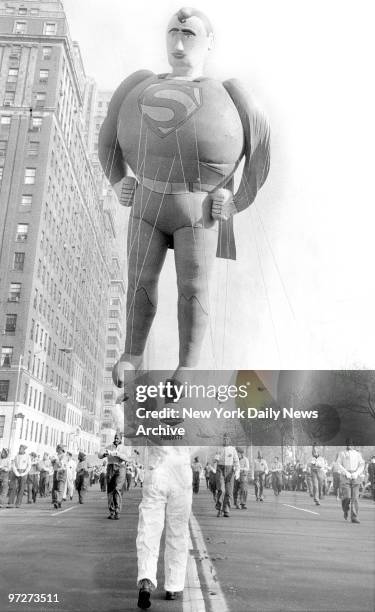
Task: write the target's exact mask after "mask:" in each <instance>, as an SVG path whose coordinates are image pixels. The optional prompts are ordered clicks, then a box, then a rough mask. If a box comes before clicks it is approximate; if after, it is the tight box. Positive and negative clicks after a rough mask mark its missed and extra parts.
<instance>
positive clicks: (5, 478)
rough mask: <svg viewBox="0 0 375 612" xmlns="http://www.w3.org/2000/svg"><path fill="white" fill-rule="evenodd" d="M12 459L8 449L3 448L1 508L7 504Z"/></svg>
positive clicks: (0, 478) (0, 475)
mask: <svg viewBox="0 0 375 612" xmlns="http://www.w3.org/2000/svg"><path fill="white" fill-rule="evenodd" d="M9 471H10V458H9V453H8V449H7V448H3V449H2V451H1V455H0V508H2V507H3V505H4V504H5V498H6V497H7V496H8V489H9Z"/></svg>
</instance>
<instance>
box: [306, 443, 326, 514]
mask: <svg viewBox="0 0 375 612" xmlns="http://www.w3.org/2000/svg"><path fill="white" fill-rule="evenodd" d="M309 467H310V471H311V479H312V486H313V497H314V502H315V504H316V505H317V506H320V501H321V500H322V499H323V498H324V481H325V467H326V460H325V459H324V457H322V455H321V454H320V451H319V448H318V447H317V446H316V445H315V444H314V445H313V447H312V457H311V459H310V462H309Z"/></svg>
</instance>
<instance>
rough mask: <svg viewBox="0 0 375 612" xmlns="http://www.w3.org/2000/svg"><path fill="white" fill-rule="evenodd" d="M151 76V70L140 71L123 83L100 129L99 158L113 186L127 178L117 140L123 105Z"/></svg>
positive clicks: (112, 100) (115, 94) (112, 99)
mask: <svg viewBox="0 0 375 612" xmlns="http://www.w3.org/2000/svg"><path fill="white" fill-rule="evenodd" d="M150 76H153V72H151V71H150V70H138V71H137V72H134V73H133V74H131V75H130V76H129V77H127V78H126V79H125V80H124V81H122V83H121V84H120V85H119V86H118V88H117V89H116V91H115V93H114V94H113V96H112V98H111V101H110V103H109V106H108V112H107V116H106V118H105V119H104V121H103V124H102V127H101V128H100V132H99V142H98V156H99V160H100V163H101V165H102V168H103V172H104V174H105V175H106V177H107V179H108V180H109V182H110V183H111V185H115V183H118V182H119V181H121V179H122V178H123V177H124V176H126V164H125V160H124V159H123V155H122V151H121V147H120V145H119V142H118V140H117V124H118V116H119V112H120V108H121V105H122V103H123V101H124V100H125V98H126V96H127V95H128V94H129V93H130V92H131V91H132V90H133V89H134V87H136V85H139V83H141V82H142V81H144V80H146V79H148V78H149V77H150Z"/></svg>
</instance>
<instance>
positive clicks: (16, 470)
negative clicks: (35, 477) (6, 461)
mask: <svg viewBox="0 0 375 612" xmlns="http://www.w3.org/2000/svg"><path fill="white" fill-rule="evenodd" d="M26 448H27V446H25V445H24V444H21V445H20V447H19V450H18V454H17V455H16V456H15V458H14V459H13V463H12V467H11V472H10V481H9V504H8V508H13V506H14V500H15V498H16V508H19V507H20V506H21V504H22V499H23V493H24V490H25V486H26V481H27V475H28V473H29V471H30V468H31V462H30V457H29V455H26V453H25V450H26Z"/></svg>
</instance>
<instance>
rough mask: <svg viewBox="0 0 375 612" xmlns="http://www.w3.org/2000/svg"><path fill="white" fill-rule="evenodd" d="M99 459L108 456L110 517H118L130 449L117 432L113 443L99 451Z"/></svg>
mask: <svg viewBox="0 0 375 612" xmlns="http://www.w3.org/2000/svg"><path fill="white" fill-rule="evenodd" d="M98 457H99V459H104V457H107V461H108V463H107V496H108V509H109V515H108V518H109V519H116V520H117V519H118V518H119V515H120V512H121V508H122V488H123V486H124V484H125V469H126V468H125V466H126V460H127V458H128V449H127V447H126V446H125V445H124V444H122V442H121V436H120V434H118V433H116V434H115V437H114V440H113V444H110V445H109V446H107V447H106V448H105V449H104V450H103V451H100V452H99V453H98Z"/></svg>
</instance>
